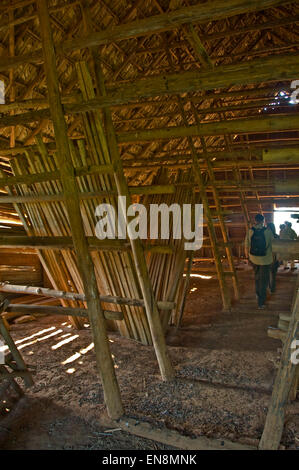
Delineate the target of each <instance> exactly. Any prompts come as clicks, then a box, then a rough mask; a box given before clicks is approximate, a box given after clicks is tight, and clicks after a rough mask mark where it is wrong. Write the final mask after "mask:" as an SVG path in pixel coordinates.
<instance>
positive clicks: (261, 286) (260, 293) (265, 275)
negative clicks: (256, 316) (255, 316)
mask: <svg viewBox="0 0 299 470" xmlns="http://www.w3.org/2000/svg"><path fill="white" fill-rule="evenodd" d="M253 269H254V276H255V292H256V295H257V299H258V306H259V307H261V306H262V305H264V303H265V301H266V296H267V287H268V285H269V280H270V270H271V264H266V265H259V264H254V265H253Z"/></svg>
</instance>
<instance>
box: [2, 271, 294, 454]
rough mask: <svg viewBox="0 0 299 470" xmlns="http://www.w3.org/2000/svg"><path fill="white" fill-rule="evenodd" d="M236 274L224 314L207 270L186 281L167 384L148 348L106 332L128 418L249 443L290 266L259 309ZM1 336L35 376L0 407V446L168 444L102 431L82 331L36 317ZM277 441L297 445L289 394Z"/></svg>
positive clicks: (254, 439) (96, 384)
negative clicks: (234, 299) (235, 291)
mask: <svg viewBox="0 0 299 470" xmlns="http://www.w3.org/2000/svg"><path fill="white" fill-rule="evenodd" d="M297 271H298V269H297ZM196 272H197V271H196ZM205 274H206V273H205ZM239 278H240V285H241V293H242V297H243V298H242V300H241V302H240V304H238V307H237V306H236V308H235V309H233V311H232V312H230V313H223V312H222V311H221V300H220V295H219V289H218V283H217V281H216V279H215V278H214V276H213V277H212V279H201V278H196V277H194V278H192V279H191V282H190V293H189V296H188V301H187V304H186V309H185V314H184V318H183V323H182V327H181V328H180V329H179V330H178V331H177V330H176V329H175V328H174V327H172V328H170V332H169V334H168V337H167V342H168V346H169V352H170V356H171V359H172V363H173V364H174V366H175V369H176V375H177V378H176V380H175V381H173V382H171V383H162V382H161V381H160V377H159V370H158V365H157V361H156V359H155V354H154V352H153V349H152V348H151V347H147V346H143V345H141V344H138V343H137V342H134V341H131V340H127V339H124V338H121V337H120V336H119V335H117V334H114V333H113V334H111V335H110V336H109V337H110V345H111V350H112V354H113V358H114V362H115V368H116V373H117V377H118V380H119V384H120V388H121V394H122V398H123V403H124V406H125V409H126V414H127V415H128V416H130V417H132V418H136V419H140V420H144V421H147V422H150V423H152V424H154V425H155V426H159V427H162V426H165V427H168V428H171V429H175V430H178V431H179V432H180V433H182V434H185V435H188V436H200V435H205V436H209V437H222V438H227V439H229V440H232V441H237V442H242V443H248V444H253V445H256V444H257V443H258V440H259V438H260V436H261V433H262V430H263V425H264V422H265V417H266V412H267V406H268V403H269V399H270V396H271V390H272V386H273V381H274V378H275V372H276V368H275V367H276V364H277V362H278V359H279V351H280V349H281V342H280V341H278V340H274V339H270V338H269V337H268V336H267V328H268V326H274V327H276V326H277V320H278V313H277V311H278V310H280V311H281V310H288V309H289V307H290V303H291V297H292V293H293V290H294V286H295V284H294V282H295V279H296V272H294V273H291V272H289V271H279V273H278V280H277V284H278V285H277V292H276V293H275V294H273V295H272V297H271V299H270V302H269V305H268V307H267V310H265V311H257V310H256V308H255V301H254V292H253V273H252V271H250V270H248V269H246V268H245V269H240V271H239ZM11 333H12V335H13V337H14V339H15V340H16V341H17V344H18V347H19V348H20V351H21V353H22V354H23V356H24V358H25V361H26V362H27V363H28V364H31V365H34V366H36V375H35V376H34V377H35V385H34V386H33V387H31V388H28V389H27V390H26V392H25V395H24V396H23V397H22V398H21V399H20V400H18V401H15V402H13V401H7V402H6V403H4V404H3V403H2V405H3V408H2V414H0V448H1V449H106V450H110V449H111V450H112V449H146V450H150V449H170V448H171V447H167V446H165V445H163V444H159V443H157V442H153V441H149V440H145V439H141V438H138V437H136V436H132V435H130V434H128V433H126V432H124V431H115V432H108V433H105V432H104V431H105V430H107V429H109V426H110V427H111V424H110V425H109V424H108V423H109V421H108V419H107V415H106V412H105V406H104V403H103V392H102V387H101V384H100V380H99V376H98V373H97V370H96V365H95V358H94V351H93V348H92V338H91V332H90V329H89V328H88V327H87V328H85V329H84V330H82V331H77V330H74V329H73V328H72V327H70V325H69V324H68V322H67V321H66V320H65V319H61V318H57V317H43V318H42V319H39V320H38V321H34V322H31V323H27V324H22V325H13V326H12V328H11ZM115 428H117V426H115ZM282 444H283V446H284V447H285V448H287V449H296V448H297V449H298V448H299V402H298V399H297V401H296V402H293V403H292V404H290V405H289V406H288V409H287V416H286V425H285V430H284V434H283V439H282Z"/></svg>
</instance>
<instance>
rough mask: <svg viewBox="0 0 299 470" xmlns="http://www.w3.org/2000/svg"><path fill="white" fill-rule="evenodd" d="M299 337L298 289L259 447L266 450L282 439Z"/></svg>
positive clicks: (275, 446)
mask: <svg viewBox="0 0 299 470" xmlns="http://www.w3.org/2000/svg"><path fill="white" fill-rule="evenodd" d="M298 337H299V291H297V297H296V302H295V305H294V308H293V312H292V316H291V319H290V324H289V329H288V333H287V337H286V340H285V342H284V345H283V350H282V355H281V359H280V365H279V369H278V372H277V375H276V379H275V382H274V387H273V392H272V397H271V402H270V405H269V408H268V414H267V418H266V423H265V427H264V431H263V434H262V438H261V440H260V444H259V448H260V449H265V450H276V449H278V447H279V443H280V440H281V436H282V432H283V425H284V417H285V407H286V404H287V401H288V397H289V394H290V390H291V387H292V385H293V382H294V379H295V374H296V368H297V367H298V366H297V365H296V364H294V363H293V362H292V361H291V354H292V352H293V351H294V350H293V349H291V345H292V342H293V341H294V340H295V339H298Z"/></svg>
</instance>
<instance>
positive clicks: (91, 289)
mask: <svg viewBox="0 0 299 470" xmlns="http://www.w3.org/2000/svg"><path fill="white" fill-rule="evenodd" d="M37 9H38V16H39V22H40V27H41V37H42V44H43V53H44V67H45V73H46V79H47V87H48V99H49V105H50V111H51V116H52V120H53V125H54V132H55V139H56V145H57V159H58V162H59V166H60V168H59V169H60V174H61V181H62V184H63V190H64V196H65V205H66V208H67V212H68V216H69V223H70V226H71V230H72V238H73V243H74V248H75V251H76V255H77V261H78V267H79V270H80V274H81V277H82V281H83V285H84V290H85V296H86V300H87V306H88V311H89V318H90V324H91V327H92V331H93V337H94V345H95V354H96V359H97V365H98V369H99V372H100V375H101V379H102V383H103V389H104V398H105V402H106V405H107V410H108V413H109V415H110V417H111V418H114V419H116V418H119V417H120V416H122V415H123V413H124V410H123V406H122V403H121V398H120V391H119V387H118V383H117V379H116V375H115V370H114V365H113V360H112V357H111V353H110V348H109V343H108V338H107V331H106V323H105V319H104V314H103V310H102V308H101V303H100V299H99V293H98V287H97V282H96V277H95V271H94V266H93V262H92V259H91V256H90V254H89V250H88V244H87V240H86V237H85V232H84V225H83V221H82V217H81V212H80V202H79V197H78V188H77V182H76V179H75V173H74V167H73V164H72V159H71V154H70V149H69V142H68V137H67V128H66V123H65V119H64V114H63V108H62V105H61V100H60V93H59V83H58V75H57V69H56V57H55V50H54V44H53V38H52V32H51V26H50V17H49V12H48V7H47V0H37Z"/></svg>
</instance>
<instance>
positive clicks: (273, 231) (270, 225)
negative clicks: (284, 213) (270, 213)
mask: <svg viewBox="0 0 299 470" xmlns="http://www.w3.org/2000/svg"><path fill="white" fill-rule="evenodd" d="M267 227H268V228H269V229H270V230H271V232H272V233H273V235H276V229H275V225H274V224H273V222H269V223H268V224H267Z"/></svg>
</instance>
